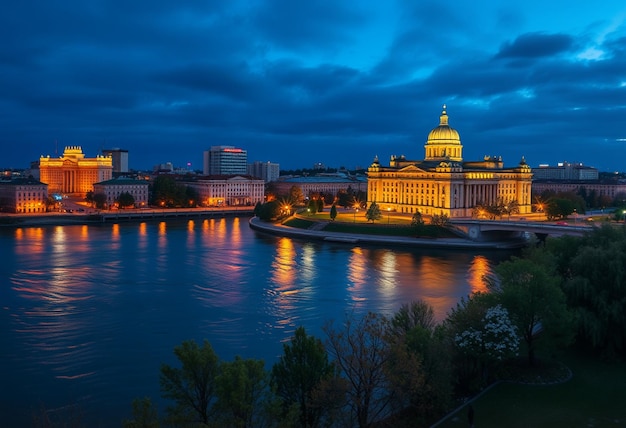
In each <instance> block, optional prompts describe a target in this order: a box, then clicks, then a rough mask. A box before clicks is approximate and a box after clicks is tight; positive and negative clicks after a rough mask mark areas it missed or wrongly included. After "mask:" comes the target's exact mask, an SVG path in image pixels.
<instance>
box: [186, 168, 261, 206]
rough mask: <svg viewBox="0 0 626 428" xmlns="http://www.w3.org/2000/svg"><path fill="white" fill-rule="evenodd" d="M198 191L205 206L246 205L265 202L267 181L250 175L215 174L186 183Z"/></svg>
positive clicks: (200, 200)
mask: <svg viewBox="0 0 626 428" xmlns="http://www.w3.org/2000/svg"><path fill="white" fill-rule="evenodd" d="M185 184H186V185H187V186H190V187H192V188H193V189H195V190H196V192H198V198H199V203H200V205H203V206H208V207H211V206H242V205H244V206H246V205H256V203H257V202H261V203H263V202H264V199H265V181H264V180H259V179H256V178H252V177H249V176H242V175H234V176H224V175H213V176H205V177H198V179H197V180H194V181H189V182H186V183H185Z"/></svg>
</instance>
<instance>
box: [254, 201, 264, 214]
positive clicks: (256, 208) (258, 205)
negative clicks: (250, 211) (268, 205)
mask: <svg viewBox="0 0 626 428" xmlns="http://www.w3.org/2000/svg"><path fill="white" fill-rule="evenodd" d="M262 205H263V204H262V203H261V202H260V201H259V202H257V203H256V205H255V206H254V215H255V216H257V217H260V214H261V209H262Z"/></svg>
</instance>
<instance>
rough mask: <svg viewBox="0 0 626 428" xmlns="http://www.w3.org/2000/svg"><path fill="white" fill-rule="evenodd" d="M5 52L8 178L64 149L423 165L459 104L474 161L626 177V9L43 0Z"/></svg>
mask: <svg viewBox="0 0 626 428" xmlns="http://www.w3.org/2000/svg"><path fill="white" fill-rule="evenodd" d="M456 3H463V4H462V5H458V4H456ZM513 3H520V4H515V5H513ZM521 3H523V4H521ZM0 40H1V41H2V43H0V143H1V144H2V148H3V150H2V155H1V156H2V158H1V159H2V160H1V161H0V166H1V167H10V168H23V167H27V166H28V165H29V162H30V161H32V160H36V159H38V158H39V156H40V155H51V156H54V155H55V141H56V142H57V145H58V151H59V154H60V153H61V152H62V149H63V147H64V146H66V145H80V146H82V147H83V150H84V152H85V153H86V154H87V155H88V156H90V157H91V156H95V155H96V154H97V153H99V152H100V150H101V149H102V148H114V147H119V148H123V149H127V150H129V158H130V166H131V168H135V169H147V168H151V167H152V165H154V164H157V163H163V162H172V163H173V164H174V165H177V166H183V165H185V164H186V163H187V162H191V163H192V165H193V168H196V169H198V168H199V169H201V162H202V152H203V151H204V150H206V149H208V148H209V147H210V146H212V145H235V146H238V147H242V148H245V149H247V150H248V160H249V161H250V162H252V161H255V160H259V161H272V162H278V163H280V164H281V168H282V169H291V168H299V167H311V166H312V165H313V163H315V162H322V163H324V164H326V165H327V166H331V167H339V166H345V167H347V168H354V167H357V166H363V167H366V166H368V165H369V164H370V163H371V161H372V160H373V158H374V157H375V156H376V155H378V156H379V157H380V160H381V162H382V163H383V164H385V165H386V164H388V162H389V156H390V155H392V154H397V155H401V154H404V155H406V156H407V157H408V158H412V159H421V158H423V156H424V149H423V145H424V142H425V141H426V138H427V135H428V132H429V131H430V130H431V129H432V128H433V127H435V126H437V125H438V120H439V114H440V112H441V105H442V104H443V103H446V104H447V105H448V114H449V116H450V125H451V126H452V127H454V128H455V129H457V130H458V131H459V133H460V135H461V140H462V143H463V145H464V157H465V159H467V160H475V159H481V158H482V157H483V156H484V155H501V156H503V158H504V161H505V164H506V165H513V164H516V163H517V162H518V161H519V160H520V158H521V157H522V156H525V157H526V159H527V161H528V162H529V163H530V165H531V166H537V165H538V164H540V163H549V164H555V163H557V162H559V161H569V162H583V163H585V164H587V165H591V166H595V167H597V168H599V169H600V170H602V171H626V146H625V145H626V5H625V4H624V2H623V1H616V0H612V1H606V2H605V1H603V2H579V1H574V2H572V1H571V0H567V1H545V0H542V1H538V0H526V1H524V2H510V1H506V0H503V1H485V0H482V1H481V0H477V1H473V2H442V1H410V0H399V1H394V0H389V1H380V0H371V1H358V2H357V1H316V0H311V1H292V0H276V1H262V0H259V1H254V0H250V1H239V0H216V1H206V0H202V1H200V0H188V1H184V2H183V1H162V0H150V1H145V0H133V1H127V0H124V1H122V0H98V1H97V0H90V1H84V0H81V1H77V0H63V1H59V2H54V1H28V0H26V1H18V2H9V3H7V4H6V5H4V7H3V11H2V13H1V14H0Z"/></svg>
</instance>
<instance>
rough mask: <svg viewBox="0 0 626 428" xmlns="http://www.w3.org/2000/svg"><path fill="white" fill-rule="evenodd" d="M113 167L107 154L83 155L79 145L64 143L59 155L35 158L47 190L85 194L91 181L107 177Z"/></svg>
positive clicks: (104, 179) (94, 181)
mask: <svg viewBox="0 0 626 428" xmlns="http://www.w3.org/2000/svg"><path fill="white" fill-rule="evenodd" d="M112 171H113V161H112V158H111V156H100V155H98V156H96V157H95V158H86V157H85V155H84V154H83V150H82V148H81V147H79V146H71V147H66V148H65V150H64V151H63V156H61V157H59V158H51V157H50V156H42V157H41V158H39V177H40V180H41V182H43V183H46V184H47V185H48V192H50V193H69V194H78V195H83V196H84V195H86V194H87V192H89V191H92V190H93V184H94V183H99V182H101V181H106V180H110V179H111V177H112Z"/></svg>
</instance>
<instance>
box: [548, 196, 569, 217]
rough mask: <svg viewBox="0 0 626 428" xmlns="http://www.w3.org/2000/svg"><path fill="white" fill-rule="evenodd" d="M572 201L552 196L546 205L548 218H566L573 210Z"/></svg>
mask: <svg viewBox="0 0 626 428" xmlns="http://www.w3.org/2000/svg"><path fill="white" fill-rule="evenodd" d="M574 207H575V206H574V203H573V202H572V201H571V200H569V199H565V198H552V199H551V200H550V201H549V202H548V206H547V207H546V217H548V220H554V219H559V218H566V217H567V216H569V215H570V214H571V213H573V212H574Z"/></svg>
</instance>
